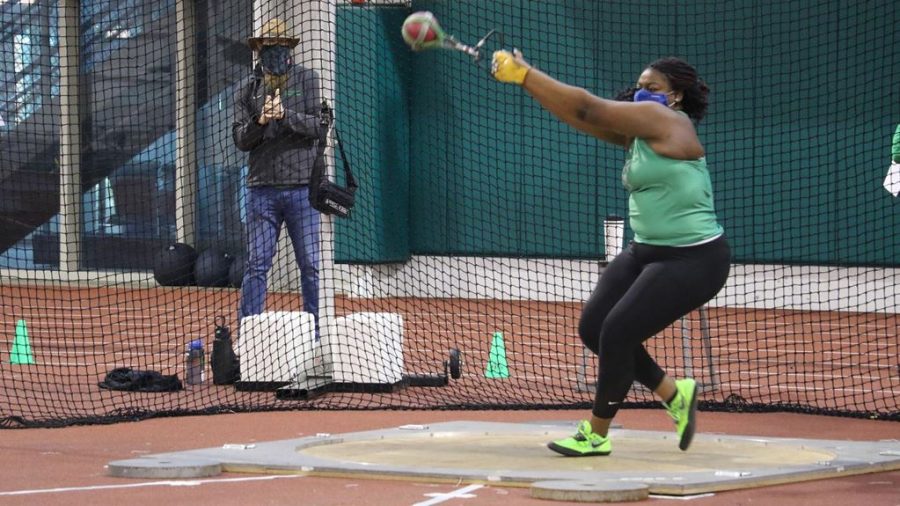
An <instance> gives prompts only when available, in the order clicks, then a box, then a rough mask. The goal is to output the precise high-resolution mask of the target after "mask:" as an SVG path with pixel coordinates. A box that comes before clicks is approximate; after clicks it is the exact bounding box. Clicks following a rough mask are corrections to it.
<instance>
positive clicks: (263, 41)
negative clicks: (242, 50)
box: [247, 18, 300, 51]
mask: <svg viewBox="0 0 900 506" xmlns="http://www.w3.org/2000/svg"><path fill="white" fill-rule="evenodd" d="M299 43H300V39H299V38H298V37H292V36H291V35H290V34H289V33H288V31H287V25H286V24H285V22H284V21H282V20H280V19H278V18H274V19H270V20H268V21H266V22H265V23H263V25H262V28H260V30H259V35H257V36H256V37H250V38H249V39H247V45H248V46H250V49H252V50H254V51H259V50H260V49H262V47H263V46H288V47H294V46H296V45H297V44H299Z"/></svg>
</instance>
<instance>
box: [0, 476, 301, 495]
mask: <svg viewBox="0 0 900 506" xmlns="http://www.w3.org/2000/svg"><path fill="white" fill-rule="evenodd" d="M301 477H302V476H301V475H274V476H251V477H247V478H218V479H211V480H167V481H148V482H144V483H127V484H122V485H91V486H86V487H61V488H39V489H34V490H12V491H9V492H0V496H9V495H33V494H55V493H59V492H86V491H93V490H116V489H124V488H139V487H197V486H200V485H205V484H208V483H233V482H239V481H262V480H278V479H281V478H301Z"/></svg>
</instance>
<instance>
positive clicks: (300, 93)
mask: <svg viewBox="0 0 900 506" xmlns="http://www.w3.org/2000/svg"><path fill="white" fill-rule="evenodd" d="M284 88H285V89H282V90H281V103H282V106H283V108H284V118H282V119H280V120H273V121H269V122H268V123H267V124H266V125H260V124H259V123H258V122H257V121H258V120H259V116H260V113H261V111H262V107H263V104H265V101H266V94H267V90H266V85H265V80H264V78H263V74H262V72H261V71H260V70H259V68H257V70H256V71H255V72H254V74H253V75H252V76H250V78H248V79H247V80H246V81H245V82H243V83H242V84H241V86H239V87H238V92H237V94H236V95H235V119H234V123H233V124H232V128H231V133H232V136H233V137H234V143H235V145H236V146H237V148H238V149H240V150H241V151H249V152H250V161H249V162H250V174H249V176H248V178H247V186H303V185H307V184H309V180H310V174H312V171H313V164H316V163H319V164H324V163H325V160H324V158H323V157H322V156H320V154H321V153H322V152H323V151H324V149H325V141H326V139H325V137H326V135H327V132H328V128H327V126H325V125H323V124H322V121H321V118H320V114H319V112H320V110H321V107H322V100H321V98H320V88H319V76H318V74H317V73H316V71H314V70H312V69H307V68H304V67H302V66H300V65H294V67H293V68H292V69H291V70H290V71H289V74H288V81H287V84H286V85H285V87H284ZM268 94H271V95H274V91H271V92H268Z"/></svg>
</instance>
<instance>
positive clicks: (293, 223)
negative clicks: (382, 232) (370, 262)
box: [238, 186, 320, 336]
mask: <svg viewBox="0 0 900 506" xmlns="http://www.w3.org/2000/svg"><path fill="white" fill-rule="evenodd" d="M319 218H320V217H319V212H318V211H316V210H315V209H313V208H312V207H311V206H310V204H309V189H308V188H307V187H305V186H303V187H297V188H266V187H259V188H248V191H247V264H246V267H245V269H244V279H243V281H242V283H241V304H240V308H239V310H238V321H240V319H241V318H243V317H245V316H249V315H254V314H259V313H261V312H262V311H263V309H264V308H265V305H266V283H267V278H268V274H269V270H270V269H271V268H272V260H273V258H274V257H275V246H276V244H278V236H279V234H280V232H281V224H282V223H284V224H285V225H286V228H287V232H288V235H289V236H290V238H291V244H293V246H294V257H295V258H296V259H297V265H298V266H299V267H300V290H301V292H302V293H303V310H304V311H306V312H307V313H312V315H313V317H314V318H315V320H316V329H318V326H319V325H318V321H319ZM316 335H317V336H318V331H317V332H316Z"/></svg>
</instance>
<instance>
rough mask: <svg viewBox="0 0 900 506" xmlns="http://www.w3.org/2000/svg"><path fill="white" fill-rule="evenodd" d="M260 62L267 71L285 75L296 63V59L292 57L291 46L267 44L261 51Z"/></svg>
mask: <svg viewBox="0 0 900 506" xmlns="http://www.w3.org/2000/svg"><path fill="white" fill-rule="evenodd" d="M259 63H260V65H262V68H263V70H264V71H265V72H266V73H268V74H272V75H276V76H283V75H285V74H287V72H288V70H290V69H291V67H292V66H293V65H294V60H293V58H292V57H291V48H289V47H285V46H265V47H263V48H262V49H261V50H260V51H259Z"/></svg>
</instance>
